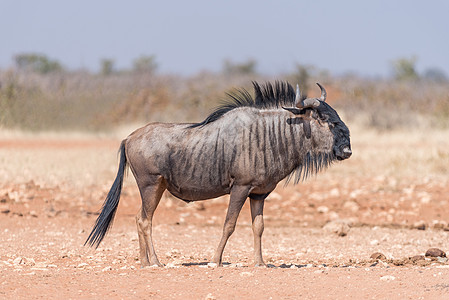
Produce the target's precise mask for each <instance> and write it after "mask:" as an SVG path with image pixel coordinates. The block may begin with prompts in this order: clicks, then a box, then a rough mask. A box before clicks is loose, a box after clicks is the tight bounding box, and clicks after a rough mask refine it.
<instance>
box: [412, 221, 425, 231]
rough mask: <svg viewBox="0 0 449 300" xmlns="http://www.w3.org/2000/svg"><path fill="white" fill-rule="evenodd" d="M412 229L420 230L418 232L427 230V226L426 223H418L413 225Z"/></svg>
mask: <svg viewBox="0 0 449 300" xmlns="http://www.w3.org/2000/svg"><path fill="white" fill-rule="evenodd" d="M412 228H413V229H418V230H426V228H427V225H426V222H424V221H417V222H415V223H413V226H412Z"/></svg>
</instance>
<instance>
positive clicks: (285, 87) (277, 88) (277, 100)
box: [189, 81, 296, 128]
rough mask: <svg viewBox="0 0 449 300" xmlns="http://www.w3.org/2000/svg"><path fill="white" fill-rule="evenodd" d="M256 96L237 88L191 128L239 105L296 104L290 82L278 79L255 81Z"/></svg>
mask: <svg viewBox="0 0 449 300" xmlns="http://www.w3.org/2000/svg"><path fill="white" fill-rule="evenodd" d="M252 83H253V87H254V97H253V96H252V95H251V94H250V93H249V92H248V91H247V90H245V89H236V90H235V91H233V92H231V93H227V94H226V95H227V97H228V99H227V100H225V103H223V104H222V105H220V106H219V107H217V108H216V109H215V110H214V112H212V113H211V114H210V115H209V116H208V117H207V118H206V119H205V120H204V121H203V122H201V123H196V124H193V125H190V126H189V128H195V127H202V126H205V125H207V124H209V123H212V122H214V121H216V120H218V119H219V118H220V117H221V116H223V115H224V114H225V113H227V112H229V111H231V110H233V109H234V108H238V107H255V108H259V109H269V108H281V106H286V107H291V106H294V104H295V96H296V94H295V90H294V89H293V87H292V86H291V85H290V84H289V83H288V82H283V81H276V82H275V83H274V85H273V84H271V83H270V82H267V83H265V84H262V85H260V84H259V83H257V82H255V81H253V82H252Z"/></svg>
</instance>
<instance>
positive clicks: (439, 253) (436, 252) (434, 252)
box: [426, 248, 446, 257]
mask: <svg viewBox="0 0 449 300" xmlns="http://www.w3.org/2000/svg"><path fill="white" fill-rule="evenodd" d="M426 256H427V257H446V253H445V252H444V251H443V250H440V249H438V248H430V249H429V250H427V251H426Z"/></svg>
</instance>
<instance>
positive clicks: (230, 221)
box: [212, 186, 250, 266]
mask: <svg viewBox="0 0 449 300" xmlns="http://www.w3.org/2000/svg"><path fill="white" fill-rule="evenodd" d="M249 190H250V187H249V186H233V187H232V189H231V196H230V200H229V206H228V212H227V214H226V219H225V223H224V226H223V235H222V237H221V240H220V243H219V244H218V248H217V250H216V251H215V255H214V258H213V260H212V262H214V263H216V264H217V265H219V266H221V265H222V256H223V250H224V248H225V246H226V243H227V241H228V239H229V237H230V236H231V234H232V233H233V232H234V229H235V225H236V223H237V218H238V216H239V213H240V211H241V210H242V206H243V204H244V203H245V200H246V198H247V197H248V194H249Z"/></svg>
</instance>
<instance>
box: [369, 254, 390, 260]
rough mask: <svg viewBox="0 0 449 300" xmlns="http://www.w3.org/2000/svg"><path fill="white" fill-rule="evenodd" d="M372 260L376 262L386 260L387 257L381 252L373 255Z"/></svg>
mask: <svg viewBox="0 0 449 300" xmlns="http://www.w3.org/2000/svg"><path fill="white" fill-rule="evenodd" d="M370 258H371V259H375V260H386V259H387V257H386V256H385V255H384V254H383V253H380V252H374V253H373V254H371V256H370Z"/></svg>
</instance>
